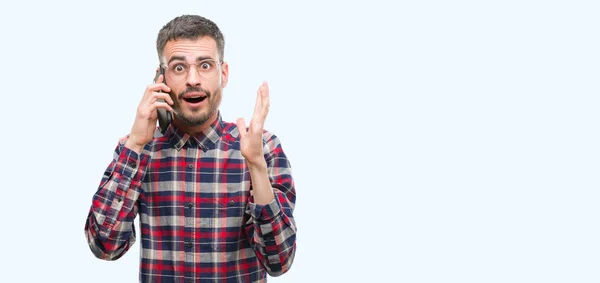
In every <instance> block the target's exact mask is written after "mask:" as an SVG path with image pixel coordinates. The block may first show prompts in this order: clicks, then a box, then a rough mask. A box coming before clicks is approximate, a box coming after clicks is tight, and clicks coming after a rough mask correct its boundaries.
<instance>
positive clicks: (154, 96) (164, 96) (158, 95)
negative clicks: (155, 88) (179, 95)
mask: <svg viewBox="0 0 600 283" xmlns="http://www.w3.org/2000/svg"><path fill="white" fill-rule="evenodd" d="M159 99H162V100H164V101H166V102H168V103H169V104H171V105H173V103H174V102H173V99H172V98H171V96H170V95H169V94H168V93H164V92H153V93H152V97H151V99H150V103H154V101H157V100H159Z"/></svg>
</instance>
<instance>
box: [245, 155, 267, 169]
mask: <svg viewBox="0 0 600 283" xmlns="http://www.w3.org/2000/svg"><path fill="white" fill-rule="evenodd" d="M246 164H247V165H248V169H250V170H252V171H266V170H267V162H266V161H265V159H264V158H262V156H261V158H260V159H257V160H253V161H250V160H249V159H246Z"/></svg>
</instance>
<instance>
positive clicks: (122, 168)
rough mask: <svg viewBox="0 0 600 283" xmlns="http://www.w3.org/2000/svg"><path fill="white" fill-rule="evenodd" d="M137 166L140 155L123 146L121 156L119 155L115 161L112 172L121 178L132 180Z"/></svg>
mask: <svg viewBox="0 0 600 283" xmlns="http://www.w3.org/2000/svg"><path fill="white" fill-rule="evenodd" d="M139 166H140V155H139V154H138V153H137V152H135V151H133V150H131V149H129V148H127V147H125V146H123V148H122V150H121V154H120V155H119V159H117V162H116V164H115V170H114V172H115V173H119V174H120V175H121V176H123V177H126V178H128V179H132V178H133V176H135V174H136V173H137V170H138V168H139Z"/></svg>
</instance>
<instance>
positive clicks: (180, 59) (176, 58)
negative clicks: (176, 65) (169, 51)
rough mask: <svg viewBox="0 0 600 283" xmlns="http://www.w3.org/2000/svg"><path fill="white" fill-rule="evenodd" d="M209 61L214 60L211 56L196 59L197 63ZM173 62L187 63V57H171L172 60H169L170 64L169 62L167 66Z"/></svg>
mask: <svg viewBox="0 0 600 283" xmlns="http://www.w3.org/2000/svg"><path fill="white" fill-rule="evenodd" d="M207 59H211V60H214V59H213V58H212V57H210V56H199V57H196V62H199V61H204V60H207ZM173 61H185V57H183V56H173V57H171V59H169V62H167V64H170V63H171V62H173ZM215 61H216V60H215Z"/></svg>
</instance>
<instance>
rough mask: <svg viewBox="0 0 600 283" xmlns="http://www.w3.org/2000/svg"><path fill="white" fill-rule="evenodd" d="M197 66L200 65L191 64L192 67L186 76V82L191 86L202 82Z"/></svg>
mask: <svg viewBox="0 0 600 283" xmlns="http://www.w3.org/2000/svg"><path fill="white" fill-rule="evenodd" d="M195 68H198V66H196V65H191V66H190V69H189V72H188V74H187V78H186V84H188V85H190V86H194V87H198V86H200V84H201V82H200V74H199V73H198V70H197V69H195Z"/></svg>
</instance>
